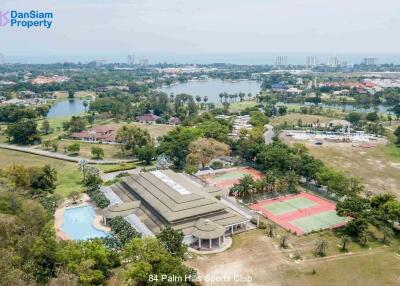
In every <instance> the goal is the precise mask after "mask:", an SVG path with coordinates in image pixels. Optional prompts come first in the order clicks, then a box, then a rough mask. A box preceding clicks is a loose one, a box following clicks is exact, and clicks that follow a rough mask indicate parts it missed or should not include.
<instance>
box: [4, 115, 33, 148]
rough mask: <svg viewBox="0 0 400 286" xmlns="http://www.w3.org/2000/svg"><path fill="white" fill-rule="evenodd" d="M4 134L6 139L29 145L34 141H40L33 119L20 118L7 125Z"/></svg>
mask: <svg viewBox="0 0 400 286" xmlns="http://www.w3.org/2000/svg"><path fill="white" fill-rule="evenodd" d="M6 134H7V137H8V140H9V141H10V142H11V143H14V144H21V145H30V144H33V143H35V142H36V141H39V142H40V136H39V132H38V130H37V124H36V123H35V122H34V121H33V120H22V121H20V122H17V123H14V124H11V125H8V127H7V130H6Z"/></svg>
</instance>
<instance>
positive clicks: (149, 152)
mask: <svg viewBox="0 0 400 286" xmlns="http://www.w3.org/2000/svg"><path fill="white" fill-rule="evenodd" d="M155 154H156V149H155V148H154V146H153V145H147V146H143V147H141V148H139V149H138V150H137V157H138V159H139V160H141V161H144V162H145V163H146V165H150V164H151V160H153V158H154V156H155Z"/></svg>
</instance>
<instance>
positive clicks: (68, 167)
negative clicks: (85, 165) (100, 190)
mask: <svg viewBox="0 0 400 286" xmlns="http://www.w3.org/2000/svg"><path fill="white" fill-rule="evenodd" d="M0 158H1V160H0V168H4V167H7V166H10V165H13V164H19V165H24V166H25V167H36V166H38V167H40V166H43V165H45V164H50V165H51V166H52V167H53V168H55V169H56V170H57V188H56V191H55V192H56V193H57V194H59V195H60V196H62V197H66V196H68V194H69V193H71V192H72V191H78V192H82V191H83V187H82V185H81V181H82V174H81V172H80V171H79V170H78V168H77V165H76V164H75V163H71V162H66V161H62V160H56V159H51V158H47V157H42V156H37V155H32V154H28V153H23V152H17V151H11V150H4V149H0Z"/></svg>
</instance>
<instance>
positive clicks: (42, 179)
mask: <svg viewBox="0 0 400 286" xmlns="http://www.w3.org/2000/svg"><path fill="white" fill-rule="evenodd" d="M56 182H57V171H56V170H55V169H54V168H52V167H51V166H50V165H44V166H43V168H41V169H40V170H39V171H38V172H34V173H33V174H32V178H31V187H32V188H33V189H34V191H33V193H34V194H38V193H41V192H43V191H44V192H48V193H53V192H54V190H55V189H56Z"/></svg>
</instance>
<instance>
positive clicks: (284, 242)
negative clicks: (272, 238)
mask: <svg viewBox="0 0 400 286" xmlns="http://www.w3.org/2000/svg"><path fill="white" fill-rule="evenodd" d="M279 245H280V247H282V248H287V247H288V236H287V235H283V236H282V237H281V239H280V241H279Z"/></svg>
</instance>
